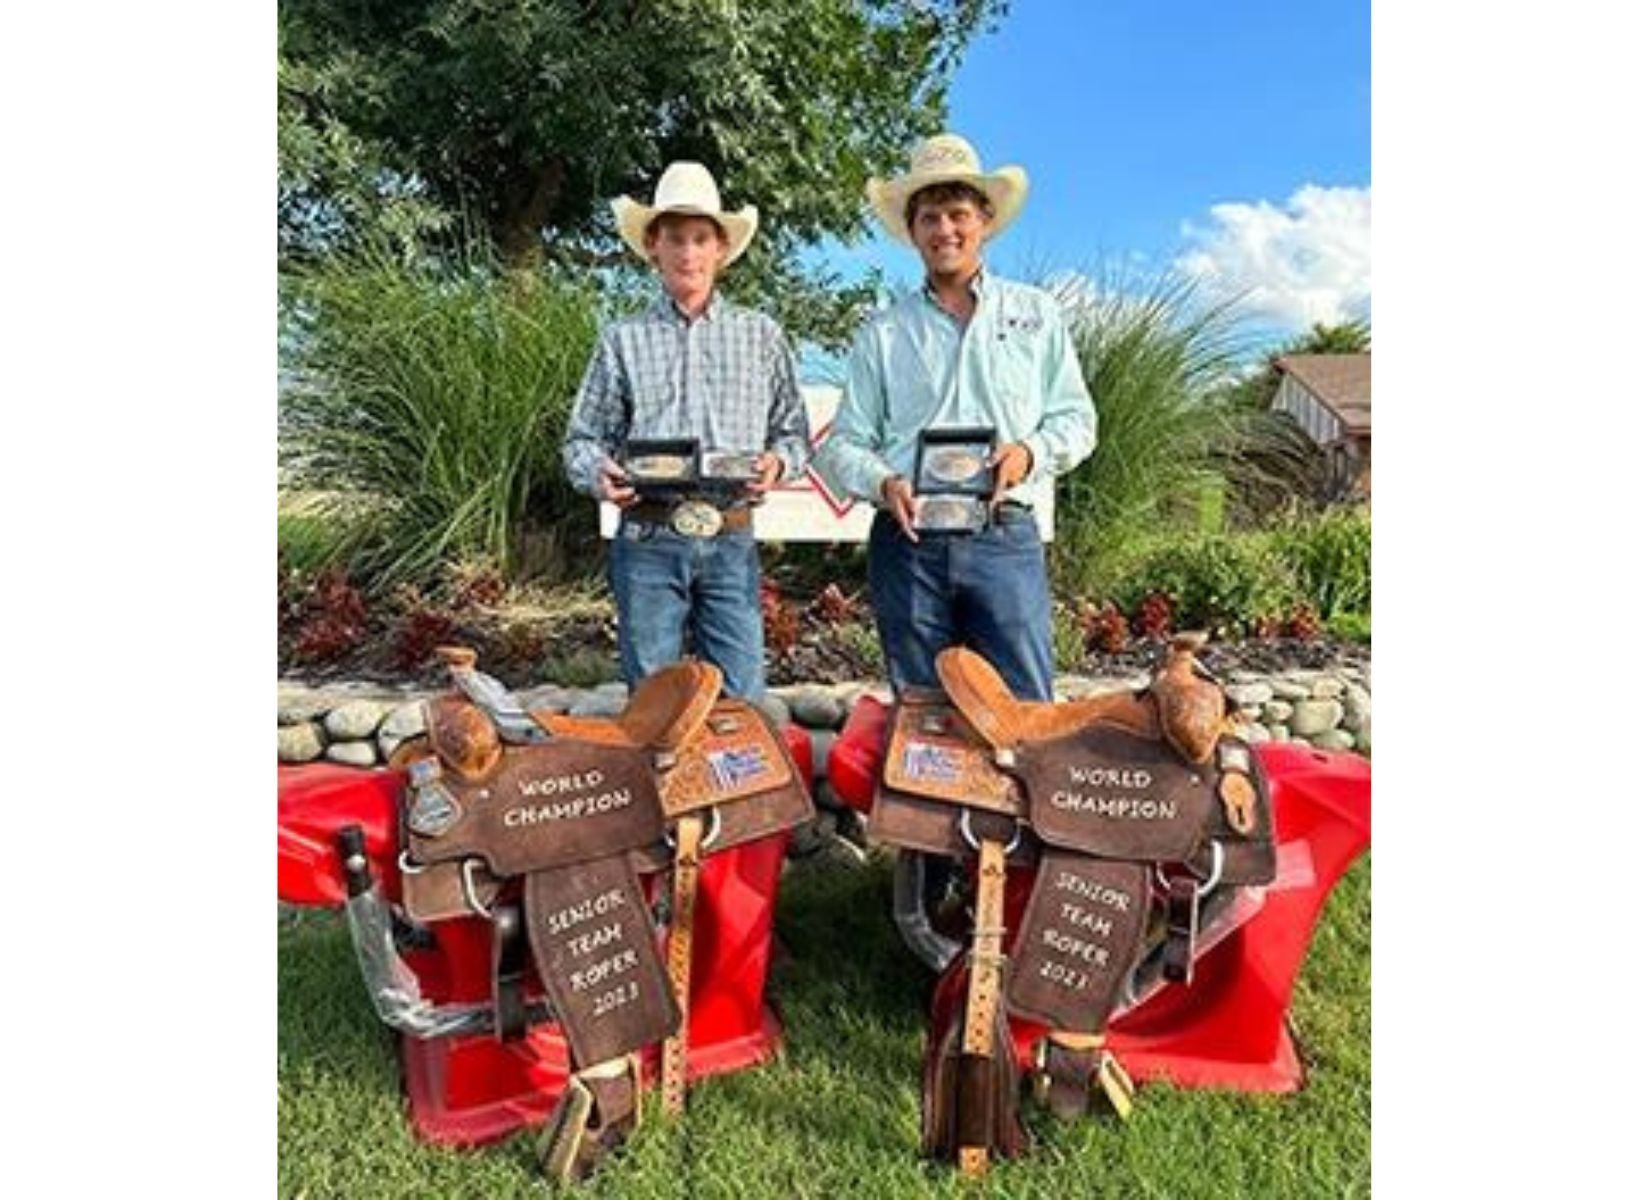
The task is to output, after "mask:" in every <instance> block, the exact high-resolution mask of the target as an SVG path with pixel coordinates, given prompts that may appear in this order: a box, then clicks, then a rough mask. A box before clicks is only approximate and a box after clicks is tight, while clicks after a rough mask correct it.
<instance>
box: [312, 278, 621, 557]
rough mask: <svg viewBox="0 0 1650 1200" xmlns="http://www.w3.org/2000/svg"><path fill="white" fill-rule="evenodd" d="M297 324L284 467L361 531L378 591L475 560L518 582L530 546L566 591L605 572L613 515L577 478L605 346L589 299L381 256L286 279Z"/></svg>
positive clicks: (576, 289)
mask: <svg viewBox="0 0 1650 1200" xmlns="http://www.w3.org/2000/svg"><path fill="white" fill-rule="evenodd" d="M282 318H283V328H282V337H281V349H282V368H283V375H284V380H283V383H284V386H283V389H282V397H281V429H280V433H281V461H282V466H283V467H284V468H285V470H286V471H287V473H288V475H289V478H290V480H291V483H292V485H293V486H296V487H301V488H312V489H316V490H318V491H320V492H322V493H325V494H326V495H327V496H329V497H333V498H335V503H336V505H337V506H338V507H339V508H340V509H341V510H342V509H347V510H349V511H350V512H352V513H354V514H355V515H354V516H353V518H352V519H351V520H350V521H349V524H348V530H349V533H348V538H347V544H346V547H345V549H346V552H347V556H348V559H349V562H350V566H351V568H352V570H353V571H354V572H355V573H356V574H357V575H358V576H359V577H360V578H362V579H364V580H365V581H367V584H368V586H369V587H372V588H380V587H383V586H384V585H386V584H388V583H391V582H395V581H400V580H406V579H415V580H416V579H427V578H430V577H431V576H432V575H433V574H434V573H435V572H436V571H437V570H438V568H439V567H440V566H441V564H442V563H444V562H447V561H451V560H453V559H457V558H463V557H480V558H486V559H491V560H492V561H494V562H496V563H498V564H499V566H500V567H501V568H503V569H505V570H506V571H507V572H510V573H512V574H515V572H516V568H518V567H519V565H520V562H519V560H520V558H521V555H522V550H523V546H524V535H525V534H526V533H527V532H528V530H529V528H531V530H532V531H533V532H534V533H535V534H536V535H537V536H536V541H535V545H536V547H537V552H536V555H535V557H536V559H537V562H538V565H540V566H541V567H542V569H543V570H544V571H545V573H546V574H547V575H548V576H550V577H551V578H555V577H557V576H558V575H571V574H577V573H584V572H587V571H588V570H589V567H590V561H589V553H588V550H589V544H590V541H591V539H592V538H593V536H594V531H595V506H594V504H593V503H592V502H591V501H590V500H589V499H588V498H586V497H584V496H581V495H579V494H577V493H576V492H574V491H573V490H572V489H571V488H570V487H569V486H568V484H567V483H566V481H565V478H564V476H563V473H562V468H561V461H560V451H561V439H562V434H563V431H564V429H565V426H566V421H567V416H568V412H569V410H570V408H571V403H572V398H573V396H574V393H575V391H576V390H577V387H578V384H579V380H580V379H581V377H582V375H583V372H584V369H585V364H586V362H587V360H588V357H589V353H590V348H591V346H592V345H593V343H594V339H595V329H596V319H597V317H596V299H595V296H594V294H593V293H592V292H590V291H589V290H588V289H587V288H586V287H584V286H582V285H579V284H575V283H572V282H569V281H566V280H562V279H560V278H556V277H553V276H543V277H536V278H534V279H533V280H531V281H523V280H522V279H521V278H520V277H512V278H506V277H502V276H501V275H500V274H499V273H498V272H496V271H494V270H493V269H492V268H491V266H490V264H488V263H487V262H486V261H485V260H484V259H481V258H479V257H477V256H476V255H474V254H472V256H471V258H470V261H469V262H468V263H466V264H463V265H462V266H460V267H458V268H440V267H435V266H425V265H420V264H415V263H410V262H408V261H406V260H404V259H399V258H396V257H393V256H391V255H388V254H384V253H381V252H378V253H366V254H362V255H357V256H351V257H348V258H335V259H329V260H326V261H323V262H320V263H318V264H316V265H314V266H311V267H306V268H302V269H299V270H297V271H295V272H293V273H289V274H288V275H287V276H285V277H284V278H283V280H282ZM546 541H548V547H549V549H548V552H546V548H545V547H546Z"/></svg>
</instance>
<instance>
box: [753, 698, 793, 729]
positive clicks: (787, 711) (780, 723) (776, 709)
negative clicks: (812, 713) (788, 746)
mask: <svg viewBox="0 0 1650 1200" xmlns="http://www.w3.org/2000/svg"><path fill="white" fill-rule="evenodd" d="M756 707H757V708H760V709H761V710H762V711H763V712H764V713H766V714H767V716H768V720H770V721H772V722H773V723H774V727H775V728H777V729H783V728H785V726H787V725H789V724H790V723H791V707H790V705H788V704H786V703H785V702H784V701H783V700H781V699H780V698H779V697H778V696H776V695H774V694H773V693H772V692H764V693H763V694H762V696H761V698H760V699H758V700H757V702H756Z"/></svg>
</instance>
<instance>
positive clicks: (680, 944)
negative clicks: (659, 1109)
mask: <svg viewBox="0 0 1650 1200" xmlns="http://www.w3.org/2000/svg"><path fill="white" fill-rule="evenodd" d="M703 830H704V824H703V821H702V820H701V818H700V817H699V816H698V815H697V814H690V815H688V816H685V817H683V818H682V819H681V820H679V821H677V822H676V871H675V875H674V878H673V880H672V883H671V896H670V937H669V941H668V943H667V950H666V961H667V964H668V968H669V972H670V990H671V994H672V995H673V996H674V997H675V999H676V1007H677V1008H678V1009H679V1010H680V1011H681V1013H682V1019H681V1021H680V1023H679V1024H678V1025H677V1027H676V1029H675V1031H674V1032H672V1033H671V1035H670V1036H669V1037H667V1038H666V1039H665V1045H664V1050H663V1052H662V1062H661V1066H660V1072H659V1092H660V1099H661V1101H662V1103H663V1106H664V1110H665V1112H666V1114H668V1115H670V1116H678V1115H680V1114H681V1112H682V1111H683V1109H684V1108H686V1107H687V1051H688V1030H687V1014H688V1012H689V1007H688V1005H689V1000H690V999H691V997H690V996H689V988H690V986H691V984H692V981H693V912H694V900H695V898H696V897H697V895H698V891H699V840H700V836H701V834H702V833H703Z"/></svg>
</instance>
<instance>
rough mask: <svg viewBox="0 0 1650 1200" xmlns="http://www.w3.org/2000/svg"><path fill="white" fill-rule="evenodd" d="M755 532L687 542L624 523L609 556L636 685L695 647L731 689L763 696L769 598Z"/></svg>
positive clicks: (660, 529) (666, 531) (659, 529)
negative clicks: (762, 589) (761, 586)
mask: <svg viewBox="0 0 1650 1200" xmlns="http://www.w3.org/2000/svg"><path fill="white" fill-rule="evenodd" d="M760 570H761V568H760V565H759V563H758V561H757V555H756V540H755V538H754V537H753V536H752V535H751V531H750V530H749V529H743V530H736V531H731V532H728V533H724V534H721V535H719V536H717V537H710V538H692V537H684V536H683V535H681V534H679V533H677V532H676V531H675V530H673V529H670V528H668V527H666V526H663V525H653V524H646V523H643V522H640V521H628V520H627V521H621V522H620V524H619V532H618V534H617V535H616V536H615V537H614V539H613V544H612V546H611V547H610V548H609V552H608V557H607V577H608V582H609V583H610V584H611V585H612V588H613V598H614V601H615V602H616V604H617V606H618V610H619V663H620V666H621V668H622V669H623V671H624V678H625V682H626V683H628V684H630V685H631V686H632V687H634V686H635V685H636V682H637V681H638V680H640V679H643V678H645V677H646V676H648V675H651V674H652V673H653V672H654V671H657V670H658V669H659V668H660V667H665V666H669V665H670V664H671V663H673V662H676V661H678V660H679V659H680V658H681V657H682V654H683V651H684V650H692V651H693V653H695V654H696V655H697V656H698V657H699V658H701V659H703V660H704V661H705V662H708V663H713V664H715V665H716V666H717V667H720V668H721V670H722V676H723V690H724V691H726V692H727V693H728V695H730V696H738V697H741V698H743V699H747V700H754V699H756V698H757V697H759V696H760V695H761V694H762V690H763V672H762V601H761V596H760V595H759V594H758V590H757V589H758V581H759V579H760Z"/></svg>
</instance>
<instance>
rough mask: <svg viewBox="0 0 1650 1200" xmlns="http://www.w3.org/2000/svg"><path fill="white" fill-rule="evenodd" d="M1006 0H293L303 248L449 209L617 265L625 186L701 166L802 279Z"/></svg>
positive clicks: (641, 192) (536, 244)
mask: <svg viewBox="0 0 1650 1200" xmlns="http://www.w3.org/2000/svg"><path fill="white" fill-rule="evenodd" d="M1005 7H1006V0H928V2H919V0H913V2H909V3H895V2H892V0H629V2H625V0H608V2H601V0H596V2H582V3H575V2H572V0H282V2H281V8H280V19H281V76H280V78H281V87H280V110H281V132H282V139H281V141H282V168H281V192H280V222H281V248H282V253H283V256H284V257H285V258H287V259H289V260H290V259H293V258H301V257H304V256H308V255H313V254H315V253H318V252H325V251H326V250H328V249H330V248H333V247H336V246H338V245H340V244H345V243H347V242H349V241H350V240H351V239H352V238H354V237H356V236H358V235H360V234H361V233H364V232H367V231H368V230H369V229H370V228H371V227H372V225H373V224H374V223H375V222H380V218H381V217H382V216H383V214H384V213H386V212H388V213H389V216H390V224H391V225H392V228H394V229H395V230H396V231H398V232H404V231H405V230H406V229H407V228H409V227H428V226H429V225H430V224H431V223H433V222H432V220H431V214H432V212H435V213H445V214H449V215H452V214H461V213H462V214H467V215H470V216H473V217H474V218H475V220H476V221H478V222H479V223H480V224H481V225H482V226H483V232H484V233H485V235H486V236H487V237H488V239H489V240H490V241H491V242H492V244H493V245H494V247H495V248H496V249H497V251H498V252H499V254H500V256H501V258H502V259H503V261H504V262H505V263H506V264H507V265H508V266H510V267H512V268H516V269H531V268H534V267H536V266H538V265H540V264H541V263H542V262H543V261H544V259H545V256H546V253H547V252H549V253H551V254H554V255H555V256H557V257H561V258H564V259H568V260H571V261H577V262H584V263H607V262H615V263H617V262H620V261H622V255H621V254H620V253H619V252H618V251H617V250H616V247H615V240H614V234H613V229H612V223H611V220H610V218H609V215H608V210H607V204H606V201H607V199H608V198H609V197H612V196H616V195H619V194H621V193H625V194H630V195H633V196H637V197H640V198H645V197H646V196H647V195H648V194H649V190H650V188H651V185H652V181H653V180H654V179H656V177H657V176H658V174H659V172H660V171H661V170H662V169H663V167H664V166H665V164H666V163H668V162H670V161H672V160H674V159H684V158H685V159H696V160H698V161H700V162H703V163H704V164H705V165H706V166H708V167H709V168H710V169H711V171H712V172H714V173H715V174H716V176H717V178H718V180H719V181H720V182H721V184H722V188H723V194H724V197H725V198H726V199H727V200H728V201H731V202H732V203H734V204H743V203H747V202H749V203H755V204H757V205H758V206H759V207H760V208H761V210H762V220H763V223H762V236H761V237H760V238H759V239H758V242H757V245H756V248H755V250H754V254H755V255H756V258H755V263H756V265H757V267H758V270H757V271H754V272H746V273H744V274H746V275H747V276H756V275H760V276H763V277H764V278H766V279H767V280H768V282H769V286H770V288H772V287H773V284H774V282H775V281H776V280H778V281H781V282H782V283H783V285H784V287H782V288H780V289H776V293H778V292H782V291H783V290H784V288H786V287H791V286H803V285H804V284H805V281H804V279H803V274H804V273H802V272H800V270H799V268H798V267H797V265H796V252H797V251H798V250H799V249H800V248H801V247H803V246H805V245H808V244H811V243H814V242H817V241H819V240H820V239H822V238H824V237H826V236H836V237H841V238H844V239H848V240H852V239H853V238H854V237H855V236H857V234H858V233H859V232H860V231H861V230H862V228H863V222H864V205H863V188H864V184H865V180H866V178H867V176H869V175H871V174H874V173H876V174H880V173H886V172H887V171H888V170H889V169H891V168H893V167H895V166H897V165H898V164H900V163H901V162H902V161H903V159H904V156H905V154H906V153H907V152H908V150H909V148H910V146H911V144H912V143H913V142H914V141H915V140H916V139H917V138H918V137H920V136H922V135H925V134H928V133H932V132H934V131H935V130H937V129H938V128H939V127H940V126H941V124H942V121H943V118H944V113H945V107H944V105H945V93H946V89H947V87H948V85H949V83H950V79H951V76H952V73H953V72H954V70H955V68H956V66H957V64H958V62H959V60H960V57H961V55H962V52H963V49H964V47H965V46H966V45H967V43H968V41H969V39H970V38H971V37H972V36H973V35H974V34H975V33H976V32H978V31H979V30H981V29H982V28H983V27H985V26H986V25H988V24H989V23H990V22H992V21H993V20H994V19H995V18H996V17H998V16H999V15H1000V14H1001V12H1002V11H1003V9H1004V8H1005ZM413 201H417V202H418V203H417V204H414V203H413ZM375 202H381V205H382V207H379V208H375V207H374V204H375ZM419 205H423V206H424V207H419ZM806 282H811V283H813V284H818V283H819V282H820V279H819V277H818V276H814V277H812V278H811V280H809V281H806Z"/></svg>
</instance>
